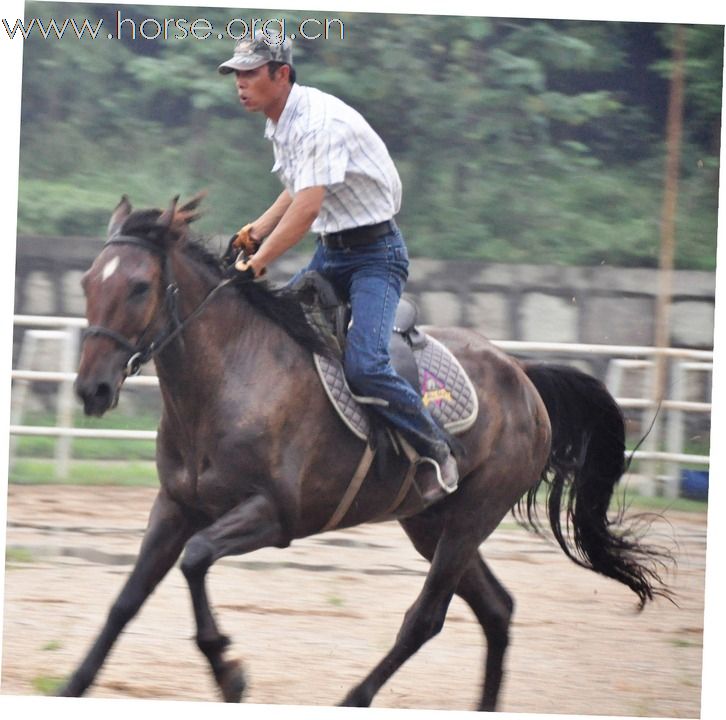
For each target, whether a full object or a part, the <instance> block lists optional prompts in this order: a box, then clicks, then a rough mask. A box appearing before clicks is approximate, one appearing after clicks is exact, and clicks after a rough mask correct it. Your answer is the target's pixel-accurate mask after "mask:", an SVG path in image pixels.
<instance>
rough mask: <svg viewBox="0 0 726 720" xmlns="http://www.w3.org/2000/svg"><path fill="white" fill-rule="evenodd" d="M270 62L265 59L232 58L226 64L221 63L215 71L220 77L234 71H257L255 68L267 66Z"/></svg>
mask: <svg viewBox="0 0 726 720" xmlns="http://www.w3.org/2000/svg"><path fill="white" fill-rule="evenodd" d="M269 62H270V61H269V60H268V59H267V58H259V57H258V58H244V59H242V58H238V57H232V58H230V59H229V60H227V62H223V63H222V64H221V65H220V66H219V67H218V68H217V70H218V71H219V72H220V73H221V74H222V75H229V73H233V72H234V71H235V70H257V68H259V67H262V66H263V65H267V63H269Z"/></svg>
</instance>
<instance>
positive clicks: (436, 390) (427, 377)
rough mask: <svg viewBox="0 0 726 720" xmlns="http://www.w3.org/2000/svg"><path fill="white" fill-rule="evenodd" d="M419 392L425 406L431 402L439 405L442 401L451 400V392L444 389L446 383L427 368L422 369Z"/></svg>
mask: <svg viewBox="0 0 726 720" xmlns="http://www.w3.org/2000/svg"><path fill="white" fill-rule="evenodd" d="M421 393H422V396H423V404H424V405H425V406H426V407H428V406H429V405H430V404H431V403H434V404H435V405H437V406H440V405H441V403H442V402H451V393H450V392H449V391H448V390H447V389H446V384H445V383H444V382H443V381H442V380H440V379H439V378H437V377H436V375H434V374H433V373H431V372H429V371H428V370H427V369H424V370H423V381H422V383H421Z"/></svg>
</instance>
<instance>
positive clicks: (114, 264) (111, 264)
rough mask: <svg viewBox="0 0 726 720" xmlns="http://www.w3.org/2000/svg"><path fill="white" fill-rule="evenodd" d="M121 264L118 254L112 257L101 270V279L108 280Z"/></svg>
mask: <svg viewBox="0 0 726 720" xmlns="http://www.w3.org/2000/svg"><path fill="white" fill-rule="evenodd" d="M118 264H119V259H118V255H117V256H116V257H115V258H111V259H110V260H109V261H108V262H107V263H106V264H105V265H104V266H103V270H102V271H101V281H104V280H108V279H109V278H110V277H111V275H113V274H114V273H115V272H116V270H117V268H118Z"/></svg>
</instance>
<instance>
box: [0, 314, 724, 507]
mask: <svg viewBox="0 0 726 720" xmlns="http://www.w3.org/2000/svg"><path fill="white" fill-rule="evenodd" d="M14 324H15V326H17V327H28V328H36V330H29V331H27V334H26V335H27V338H29V340H28V339H26V340H25V341H24V343H23V347H22V348H21V352H20V363H21V365H22V364H32V360H33V356H34V351H35V349H36V343H37V342H42V341H44V340H46V341H51V342H53V341H54V342H59V341H60V342H61V345H62V347H63V352H62V353H61V364H62V365H63V366H64V367H63V368H62V369H61V370H60V371H40V370H34V369H31V368H28V367H21V368H18V369H14V370H13V371H12V379H13V381H14V382H15V383H16V387H15V388H14V392H13V410H12V412H11V423H10V428H9V430H10V435H11V436H19V435H34V436H39V435H44V436H50V437H57V438H59V445H60V449H58V450H57V452H56V460H57V463H58V473H59V474H61V475H63V474H67V471H68V460H69V457H70V445H69V443H70V440H71V439H72V438H111V439H132V440H153V439H155V438H156V432H155V431H151V430H149V431H146V430H125V429H90V428H75V427H73V426H72V413H73V399H72V385H73V382H74V380H75V378H76V373H75V372H74V370H73V368H74V367H75V366H76V363H77V358H78V349H79V338H80V330H81V329H82V328H84V327H85V326H86V325H87V323H86V320H85V319H84V318H71V317H53V316H35V315H15V316H14ZM37 328H40V329H37ZM33 333H35V334H33ZM28 342H30V345H29V346H28V345H27V343H28ZM493 342H494V344H495V345H496V346H498V347H499V348H500V349H502V350H504V351H505V352H509V353H512V354H514V355H535V356H538V357H541V356H546V355H549V354H554V355H565V356H570V357H572V356H576V357H578V358H581V357H582V356H595V355H596V356H609V357H610V358H611V361H610V365H609V372H608V375H609V378H610V379H609V381H608V385H609V387H610V390H611V392H613V394H614V395H615V397H616V400H617V402H618V404H619V405H620V407H622V408H624V409H633V410H640V411H642V412H643V413H646V412H648V411H653V410H655V409H656V408H658V409H659V412H660V411H662V412H664V413H666V415H667V419H668V426H667V433H666V443H667V446H668V447H667V450H658V449H657V443H658V437H659V433H658V425H659V423H656V425H655V426H654V428H653V430H654V431H655V432H652V433H651V436H653V437H651V436H649V438H648V440H649V445H648V446H647V447H644V448H643V449H641V450H638V451H637V452H635V453H634V455H633V456H634V459H636V460H641V461H644V462H650V463H652V465H651V471H652V472H653V473H657V471H658V468H657V463H658V462H665V463H668V464H669V466H668V468H667V471H668V473H669V475H670V477H669V478H668V487H669V489H668V491H667V493H666V494H670V495H673V494H674V489H673V486H674V483H675V482H676V481H677V477H674V474H675V475H676V476H677V474H678V468H679V466H680V465H681V464H692V465H706V466H707V465H708V464H709V457H708V456H707V455H695V454H689V453H685V452H683V446H684V421H683V413H701V414H705V413H710V412H711V403H710V402H696V401H691V400H686V399H685V398H684V397H682V393H683V390H684V385H685V376H686V373H689V372H690V373H695V372H710V371H711V370H712V368H713V365H712V363H713V352H712V351H708V350H691V349H687V348H655V347H649V346H620V345H591V344H583V343H568V344H564V343H549V342H524V341H512V340H503V341H493ZM26 350H27V351H28V352H24V351H26ZM659 358H665V359H666V361H667V362H669V363H672V366H673V375H674V383H673V384H674V386H675V390H676V397H672V398H668V399H664V400H663V401H662V402H660V403H659V402H657V401H656V400H655V399H654V398H653V397H652V392H651V390H652V387H651V388H646V389H644V390H643V392H642V394H643V395H644V397H620V396H619V390H620V386H621V384H622V382H621V381H622V376H623V373H625V372H632V371H644V372H645V373H646V375H649V377H650V378H652V376H653V369H654V367H655V363H656V362H657V361H658V359H659ZM610 370H612V372H610ZM31 382H53V383H58V384H59V385H60V386H61V394H60V400H59V407H58V422H57V425H56V426H55V427H50V426H43V427H41V426H34V425H24V424H22V415H23V410H24V407H23V406H24V399H25V397H24V392H23V391H21V389H20V388H27V386H28V385H29V383H31ZM126 382H127V384H129V385H132V386H133V385H138V386H156V385H158V379H157V378H156V376H153V375H141V376H136V377H131V378H128V379H127V380H126ZM13 447H14V446H13V444H11V463H12V460H13Z"/></svg>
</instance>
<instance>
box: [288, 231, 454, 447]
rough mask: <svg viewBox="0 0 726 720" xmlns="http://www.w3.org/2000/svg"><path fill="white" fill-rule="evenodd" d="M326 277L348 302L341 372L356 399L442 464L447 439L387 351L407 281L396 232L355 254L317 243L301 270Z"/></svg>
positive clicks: (405, 256)
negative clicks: (366, 401)
mask: <svg viewBox="0 0 726 720" xmlns="http://www.w3.org/2000/svg"><path fill="white" fill-rule="evenodd" d="M307 270H315V271H317V272H319V273H320V274H321V275H323V276H325V278H327V279H328V280H329V281H330V282H331V283H332V284H333V285H334V287H335V289H336V290H337V292H338V294H339V295H340V296H341V297H343V298H345V299H347V300H349V302H350V304H351V308H352V323H351V327H350V329H349V331H348V336H347V340H346V345H345V356H344V358H343V368H344V371H345V377H346V379H347V381H348V384H349V385H350V388H351V390H353V392H354V393H356V394H357V395H364V396H368V397H374V398H378V399H380V400H385V401H386V402H387V403H388V405H387V406H383V405H370V406H369V407H370V408H371V409H372V410H373V411H375V412H377V413H380V415H382V416H383V418H384V419H385V420H386V421H387V422H388V424H390V425H392V426H393V427H394V428H395V429H397V430H398V431H399V432H400V433H401V435H402V436H403V437H404V438H405V439H406V440H407V441H408V442H409V443H410V444H411V446H412V447H413V448H414V450H416V452H417V453H419V454H420V455H423V456H427V457H431V458H433V459H435V460H437V461H442V460H444V459H445V458H446V456H447V454H448V452H449V448H448V444H447V440H446V438H447V436H446V434H445V433H444V431H443V430H442V429H441V428H440V427H439V425H437V424H436V422H435V421H434V419H433V418H432V417H431V414H430V413H429V411H428V410H427V409H426V407H425V406H424V404H423V402H422V400H421V396H420V395H419V393H418V392H417V391H416V390H414V389H413V388H412V387H411V385H410V384H409V383H408V382H407V381H406V380H404V379H403V378H402V377H400V376H399V375H398V374H397V373H396V371H395V370H394V369H393V366H392V365H391V358H390V355H389V352H388V346H389V343H390V340H391V334H392V332H393V323H394V320H395V316H396V308H397V307H398V301H399V300H400V299H401V293H402V292H403V288H404V286H405V284H406V280H407V278H408V251H407V250H406V243H405V242H404V239H403V236H402V235H401V232H400V230H399V229H398V228H397V227H396V226H395V225H394V229H393V230H392V231H391V232H390V233H388V234H387V235H383V236H382V237H380V238H378V239H377V240H376V241H375V242H373V243H371V244H369V245H364V246H361V247H356V248H346V249H338V248H328V247H325V245H323V244H322V243H321V242H319V241H318V245H317V249H316V251H315V254H314V255H313V257H312V260H311V261H310V263H309V264H308V266H307V268H305V270H302V271H301V273H302V272H305V271H307Z"/></svg>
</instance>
